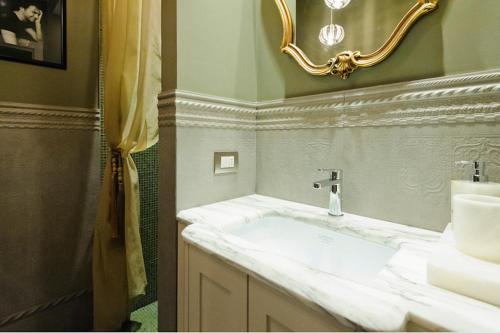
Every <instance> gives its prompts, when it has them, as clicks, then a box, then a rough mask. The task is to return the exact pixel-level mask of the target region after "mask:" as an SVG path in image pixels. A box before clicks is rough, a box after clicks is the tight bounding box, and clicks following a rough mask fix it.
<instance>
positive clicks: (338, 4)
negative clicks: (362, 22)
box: [325, 0, 351, 9]
mask: <svg viewBox="0 0 500 333" xmlns="http://www.w3.org/2000/svg"><path fill="white" fill-rule="evenodd" d="M350 2H351V0H325V4H326V5H327V6H328V7H330V8H331V9H342V8H344V7H346V6H347V5H348V4H349V3H350Z"/></svg>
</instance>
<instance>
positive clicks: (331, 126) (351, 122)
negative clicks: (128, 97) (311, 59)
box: [160, 70, 500, 231]
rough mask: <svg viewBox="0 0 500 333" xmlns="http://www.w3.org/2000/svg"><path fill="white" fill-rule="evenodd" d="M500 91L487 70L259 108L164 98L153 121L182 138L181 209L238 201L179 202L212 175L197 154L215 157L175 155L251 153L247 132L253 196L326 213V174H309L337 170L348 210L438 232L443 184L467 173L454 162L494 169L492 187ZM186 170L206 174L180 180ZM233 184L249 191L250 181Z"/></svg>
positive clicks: (497, 176) (499, 163)
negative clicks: (322, 182)
mask: <svg viewBox="0 0 500 333" xmlns="http://www.w3.org/2000/svg"><path fill="white" fill-rule="evenodd" d="M499 82H500V72H499V71H497V70H492V71H487V72H479V73H468V74H461V75H454V76H448V77H441V78H435V79H426V80H419V81H411V82H402V83H396V84H389V85H383V86H376V87H369V88H362V89H354V90H347V91H341V92H333V93H327V94H321V95H312V96H304V97H297V98H289V99H285V100H276V101H263V102H246V101H240V100H234V99H228V98H219V97H215V96H207V95H201V94H196V93H191V92H186V91H176V92H175V93H173V92H170V93H165V94H163V95H162V96H163V98H162V101H161V102H160V104H162V103H163V106H164V111H163V112H161V114H160V122H161V123H162V124H163V126H176V127H178V128H179V129H178V130H177V131H178V133H177V140H178V149H180V151H179V152H177V156H178V157H179V158H178V164H177V167H178V173H177V179H178V181H179V180H180V181H182V186H180V187H178V191H177V196H178V198H177V203H178V207H177V208H178V210H179V209H185V208H189V207H192V206H193V205H201V204H206V203H210V202H215V201H219V200H222V199H225V198H229V197H231V195H232V196H233V197H237V196H241V195H243V194H244V193H245V191H243V192H241V191H238V190H236V188H235V187H233V189H232V190H230V189H229V188H228V189H227V190H225V191H224V193H225V194H224V195H223V196H220V195H219V196H217V197H214V196H211V197H210V196H208V197H206V199H200V200H195V201H196V202H192V203H186V200H185V199H183V198H186V197H187V194H185V193H184V192H186V191H188V192H189V193H190V194H189V196H191V197H193V194H192V193H195V192H196V191H197V190H196V188H197V187H196V186H195V185H193V186H190V185H189V183H190V182H192V181H193V182H194V183H193V184H196V181H194V179H201V178H198V177H200V176H201V174H200V173H203V172H209V170H208V168H209V164H210V163H209V161H208V158H204V157H202V156H204V155H205V153H207V154H209V153H211V152H210V151H207V152H205V151H203V152H201V151H199V152H197V150H192V149H191V151H190V150H189V149H186V148H183V147H182V146H185V147H187V146H193V147H197V149H199V148H200V147H205V148H206V149H208V150H211V149H212V150H213V149H215V147H217V143H216V142H218V143H219V146H220V144H221V143H222V142H224V141H225V142H231V143H232V145H236V146H238V145H239V144H244V146H249V147H250V146H252V142H251V141H252V140H250V137H251V136H252V135H251V134H250V133H255V135H256V141H255V142H256V143H255V144H256V146H255V151H256V157H255V164H256V177H255V188H256V193H258V194H263V195H269V196H275V197H279V198H283V199H288V200H293V201H298V202H303V203H308V204H312V205H316V206H322V207H326V206H327V203H328V193H326V192H324V191H314V190H313V189H312V182H313V181H316V180H319V179H322V178H326V177H327V175H326V174H322V173H320V172H317V171H316V170H317V169H318V168H341V169H344V188H343V191H344V192H343V196H344V203H343V204H344V210H345V211H347V212H351V213H355V214H359V215H364V216H369V217H374V218H380V219H385V220H389V221H392V222H396V223H401V224H406V225H411V226H417V227H421V228H426V229H431V230H438V231H442V230H443V229H444V227H445V226H446V224H447V223H448V222H449V221H450V214H449V211H450V195H449V191H450V180H451V179H467V175H468V174H467V172H466V170H465V169H463V168H461V167H457V166H455V161H457V160H472V159H479V160H484V161H486V162H490V163H489V165H488V174H489V176H490V179H491V180H492V181H495V180H496V181H500V154H499V148H498V147H499V142H500V141H499V140H500V132H499V131H498V121H499V120H500V103H499V102H498V100H499V95H500V83H499ZM191 132H192V133H191ZM238 132H241V133H247V134H237V133H238ZM188 133H189V134H188ZM195 133H200V134H195ZM201 133H203V134H201ZM209 133H212V134H209ZM181 137H182V138H181ZM179 138H181V140H179ZM239 140H243V141H239ZM189 141H191V143H189ZM238 142H239V143H238ZM245 142H246V143H245ZM194 143H196V144H194ZM212 146H213V147H212ZM205 148H204V149H205ZM229 148H232V147H229ZM206 149H205V150H206ZM232 149H233V148H232ZM252 149H253V148H252ZM248 158H252V155H251V154H250V155H248ZM205 159H206V161H205ZM202 161H204V162H203V163H201V162H202ZM190 166H191V167H190ZM194 166H203V168H204V169H203V170H201V169H200V170H198V171H197V172H187V173H185V171H187V170H189V169H192V170H191V171H195V170H194V169H193V168H194ZM195 169H196V168H195ZM205 169H207V170H205ZM179 170H181V171H179ZM193 174H198V175H197V176H196V177H194V178H193V177H191V176H188V175H193ZM239 177H243V179H246V181H245V182H246V183H248V182H249V181H251V174H250V175H249V174H246V175H240V176H239ZM245 177H246V178H245ZM249 177H250V178H249ZM207 179H208V178H207ZM240 180H241V178H240ZM220 182H221V180H219V181H215V182H214V183H207V182H203V184H205V185H206V186H207V187H208V186H211V185H216V184H217V183H220ZM246 183H245V184H246ZM219 185H220V184H219ZM202 187H203V186H202ZM247 187H248V188H247V190H246V191H248V190H250V187H249V186H247ZM216 188H217V186H215V187H214V189H215V190H214V191H213V193H218V192H217V190H216ZM188 189H189V190H188ZM200 193H203V190H201V192H200ZM200 193H197V194H195V195H194V197H200V195H201V194H200Z"/></svg>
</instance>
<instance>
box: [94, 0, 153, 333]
mask: <svg viewBox="0 0 500 333" xmlns="http://www.w3.org/2000/svg"><path fill="white" fill-rule="evenodd" d="M101 6H102V8H101V12H102V23H103V33H102V37H103V44H104V54H103V60H104V126H105V131H106V136H107V140H108V145H109V147H110V149H111V151H112V153H110V156H109V158H108V160H107V163H106V169H105V173H104V182H103V187H102V192H101V198H100V205H99V211H98V215H97V222H96V228H95V234H94V249H93V288H94V330H98V331H107V330H118V329H119V328H120V327H121V325H122V323H123V322H124V321H126V320H127V319H128V316H129V310H130V305H131V301H132V300H133V299H134V298H135V297H137V296H139V295H141V294H144V290H145V286H146V283H147V281H146V274H145V269H144V260H143V257H142V248H141V239H140V234H139V183H138V175H137V170H136V167H135V164H134V161H133V159H132V157H131V156H130V154H131V153H134V152H139V151H143V150H145V149H147V148H149V147H151V146H152V145H154V144H155V143H156V142H157V141H158V108H157V96H158V93H159V92H160V89H161V77H160V75H161V74H160V73H161V57H160V52H161V51H160V50H161V16H160V13H161V10H160V9H161V8H160V6H161V4H160V0H101Z"/></svg>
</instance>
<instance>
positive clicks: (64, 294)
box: [0, 102, 100, 331]
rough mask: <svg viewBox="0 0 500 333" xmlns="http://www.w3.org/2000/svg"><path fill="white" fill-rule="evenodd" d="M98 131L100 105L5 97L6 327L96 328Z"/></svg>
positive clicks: (0, 267) (2, 291)
mask: <svg viewBox="0 0 500 333" xmlns="http://www.w3.org/2000/svg"><path fill="white" fill-rule="evenodd" d="M98 130H99V112H98V110H93V109H80V108H66V107H53V106H45V105H25V104H17V103H5V102H0V152H1V158H0V184H1V191H0V212H1V215H0V221H1V223H0V253H1V254H2V260H0V272H1V274H0V295H2V297H1V298H2V305H1V306H0V330H17V329H20V330H30V331H38V330H40V331H44V330H87V329H91V328H92V321H91V319H92V316H91V314H92V308H91V302H90V301H89V299H90V296H89V295H91V293H90V289H91V246H92V243H91V241H92V234H93V227H94V223H95V215H96V208H97V201H98V192H99V188H100V186H99V131H98ZM58 316H59V318H57V317H58ZM56 318H57V320H56Z"/></svg>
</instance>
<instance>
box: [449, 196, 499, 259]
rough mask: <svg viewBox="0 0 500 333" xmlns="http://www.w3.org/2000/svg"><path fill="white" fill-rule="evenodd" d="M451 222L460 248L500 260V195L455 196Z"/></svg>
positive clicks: (484, 257) (479, 255) (486, 257)
mask: <svg viewBox="0 0 500 333" xmlns="http://www.w3.org/2000/svg"><path fill="white" fill-rule="evenodd" d="M452 222H453V233H454V236H455V244H456V247H457V248H458V249H459V250H460V251H462V252H463V253H465V254H468V255H471V256H474V257H477V258H479V259H483V260H488V261H492V262H497V263H500V241H499V239H500V198H497V197H492V196H486V195H478V194H457V195H455V196H453V221H452Z"/></svg>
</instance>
